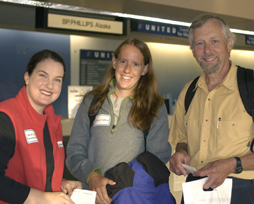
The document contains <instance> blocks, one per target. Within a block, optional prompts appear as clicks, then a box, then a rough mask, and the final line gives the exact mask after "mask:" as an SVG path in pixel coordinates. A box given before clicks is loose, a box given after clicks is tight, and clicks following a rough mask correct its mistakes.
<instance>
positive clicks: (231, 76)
mask: <svg viewBox="0 0 254 204" xmlns="http://www.w3.org/2000/svg"><path fill="white" fill-rule="evenodd" d="M220 86H224V87H226V88H228V89H230V90H232V91H234V90H237V89H238V85H237V67H236V66H235V65H234V64H233V63H231V67H230V69H229V72H228V73H227V75H226V77H225V78H224V80H223V81H222V83H221V85H220ZM197 87H200V88H202V89H204V87H206V89H207V85H206V79H205V73H204V72H203V73H202V74H201V76H200V77H199V79H198V82H197V84H196V87H195V89H196V88H197Z"/></svg>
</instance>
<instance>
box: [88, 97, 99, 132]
mask: <svg viewBox="0 0 254 204" xmlns="http://www.w3.org/2000/svg"><path fill="white" fill-rule="evenodd" d="M98 101H99V98H97V97H95V96H94V97H93V100H92V102H91V104H90V106H89V109H90V108H91V107H92V106H93V105H94V104H96V103H97V102H98ZM97 114H98V112H97V113H95V114H94V115H90V114H88V117H89V120H90V128H91V127H92V125H93V122H94V120H95V117H96V115H97Z"/></svg>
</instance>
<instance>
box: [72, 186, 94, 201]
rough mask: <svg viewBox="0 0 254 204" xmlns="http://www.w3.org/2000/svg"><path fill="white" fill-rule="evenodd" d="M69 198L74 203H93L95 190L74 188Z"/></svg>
mask: <svg viewBox="0 0 254 204" xmlns="http://www.w3.org/2000/svg"><path fill="white" fill-rule="evenodd" d="M71 199H72V200H73V202H74V203H75V204H95V199H96V191H89V190H84V189H75V190H74V191H73V192H72V194H71Z"/></svg>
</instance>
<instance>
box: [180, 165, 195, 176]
mask: <svg viewBox="0 0 254 204" xmlns="http://www.w3.org/2000/svg"><path fill="white" fill-rule="evenodd" d="M182 165H183V168H185V170H187V171H189V172H191V173H192V174H193V173H194V172H195V171H197V169H196V168H195V167H193V166H189V165H186V164H182Z"/></svg>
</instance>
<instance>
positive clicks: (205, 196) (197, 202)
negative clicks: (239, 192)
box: [182, 178, 232, 204]
mask: <svg viewBox="0 0 254 204" xmlns="http://www.w3.org/2000/svg"><path fill="white" fill-rule="evenodd" d="M206 180H207V178H203V179H199V180H196V181H190V182H186V183H183V184H182V185H183V197H184V203H185V204H230V201H231V191H232V179H231V178H226V179H225V181H224V182H223V184H221V185H220V186H218V187H217V188H215V189H213V190H212V191H204V190H203V185H204V183H205V182H206Z"/></svg>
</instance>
